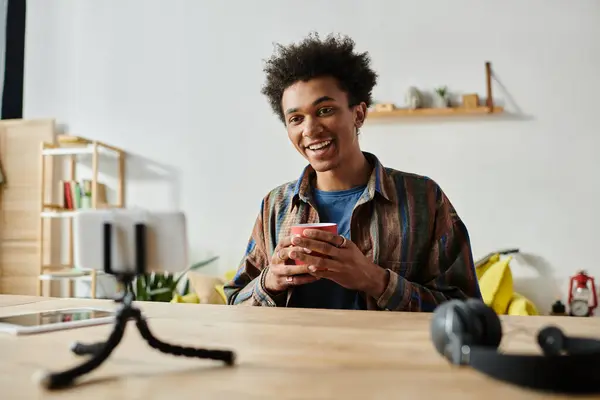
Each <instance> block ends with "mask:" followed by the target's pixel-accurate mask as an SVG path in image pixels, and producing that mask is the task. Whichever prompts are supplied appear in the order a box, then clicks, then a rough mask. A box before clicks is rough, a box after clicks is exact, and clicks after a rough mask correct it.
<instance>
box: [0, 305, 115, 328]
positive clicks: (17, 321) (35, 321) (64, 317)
mask: <svg viewBox="0 0 600 400" xmlns="http://www.w3.org/2000/svg"><path fill="white" fill-rule="evenodd" d="M114 318H115V313H114V311H111V310H103V309H99V308H93V307H81V308H65V309H59V310H52V311H36V312H31V313H26V314H15V315H8V316H3V317H0V332H4V333H11V334H16V335H27V334H34V333H41V332H50V331H56V330H62V329H73V328H78V327H83V326H92V325H100V324H108V323H112V322H114Z"/></svg>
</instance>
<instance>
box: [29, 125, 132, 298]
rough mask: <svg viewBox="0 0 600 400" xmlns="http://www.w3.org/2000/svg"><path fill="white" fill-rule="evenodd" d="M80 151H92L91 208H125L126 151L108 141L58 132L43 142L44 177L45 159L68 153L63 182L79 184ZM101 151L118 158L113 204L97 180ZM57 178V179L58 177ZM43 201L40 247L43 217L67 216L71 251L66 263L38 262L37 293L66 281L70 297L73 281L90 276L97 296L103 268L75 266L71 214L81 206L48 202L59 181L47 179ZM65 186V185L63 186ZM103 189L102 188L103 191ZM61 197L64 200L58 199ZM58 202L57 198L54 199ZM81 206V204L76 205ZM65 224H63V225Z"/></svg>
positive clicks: (42, 166)
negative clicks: (47, 284) (48, 283)
mask: <svg viewBox="0 0 600 400" xmlns="http://www.w3.org/2000/svg"><path fill="white" fill-rule="evenodd" d="M80 154H89V155H91V157H92V176H91V179H90V181H91V187H90V192H91V193H90V199H89V200H90V204H89V206H86V207H89V208H91V209H99V208H123V207H125V200H124V197H125V157H126V153H125V151H123V150H121V149H119V148H117V147H114V146H110V145H107V144H105V143H102V142H99V141H97V140H89V139H86V138H82V137H79V136H71V135H59V136H58V137H57V139H56V140H55V141H54V142H42V143H41V149H40V157H41V171H40V172H41V176H46V171H45V168H46V167H45V166H46V163H45V159H46V157H53V156H67V158H68V159H70V160H69V161H70V162H69V167H68V171H65V172H68V175H67V176H65V177H63V179H61V181H70V182H71V183H73V182H76V183H80V182H79V179H77V178H78V177H77V172H76V170H77V167H76V166H77V162H76V160H77V157H76V156H77V155H80ZM101 154H111V155H114V159H116V161H117V169H118V172H117V173H118V178H117V184H116V186H117V188H116V197H117V199H116V202H115V203H114V204H106V200H105V199H103V195H102V193H104V189H103V187H104V186H101V183H100V182H99V180H98V175H99V173H100V171H99V169H100V163H99V158H100V157H99V156H100V155H101ZM55 179H56V178H55ZM41 182H42V183H41V190H40V194H41V198H40V200H41V204H40V208H41V210H40V225H39V241H40V243H41V246H43V244H44V240H45V235H46V232H45V227H46V224H45V223H44V222H43V219H47V218H50V219H54V218H65V219H67V221H68V224H67V228H68V232H67V234H68V235H67V241H68V251H67V261H66V264H65V265H45V264H44V262H43V258H40V265H39V274H38V296H42V295H43V286H42V282H43V281H54V280H59V281H67V283H68V285H69V286H68V294H67V296H68V297H70V296H71V293H72V291H73V282H74V281H76V280H81V279H86V280H87V279H89V280H90V281H91V282H90V287H91V293H90V296H91V297H92V298H96V286H97V281H96V278H97V276H98V275H99V274H101V271H95V270H85V269H79V268H77V266H75V265H73V261H74V248H73V247H74V238H73V234H74V232H73V219H72V217H73V216H75V215H77V211H78V210H80V209H81V208H77V209H70V208H65V205H64V204H52V203H48V202H47V200H48V201H52V200H50V197H54V196H47V193H46V192H47V191H49V190H50V188H51V186H54V185H55V184H56V182H54V181H53V182H52V183H51V184H50V182H46V180H45V179H42V180H41ZM61 189H62V185H61ZM101 189H102V190H101ZM61 200H62V196H61V199H60V200H59V201H61ZM54 201H56V199H55V200H54ZM77 207H78V206H77ZM61 225H62V224H61ZM61 258H62V257H61Z"/></svg>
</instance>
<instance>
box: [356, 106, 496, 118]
mask: <svg viewBox="0 0 600 400" xmlns="http://www.w3.org/2000/svg"><path fill="white" fill-rule="evenodd" d="M502 112H504V108H503V107H497V106H496V107H493V108H489V107H477V108H464V107H448V108H417V109H415V110H411V109H408V108H396V109H394V110H391V111H369V112H368V113H367V119H369V118H390V117H441V116H446V117H447V116H467V115H482V114H498V113H502Z"/></svg>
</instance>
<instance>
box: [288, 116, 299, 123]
mask: <svg viewBox="0 0 600 400" xmlns="http://www.w3.org/2000/svg"><path fill="white" fill-rule="evenodd" d="M300 121H302V118H300V116H298V115H294V116H293V117H291V118H290V119H289V123H290V124H296V123H298V122H300Z"/></svg>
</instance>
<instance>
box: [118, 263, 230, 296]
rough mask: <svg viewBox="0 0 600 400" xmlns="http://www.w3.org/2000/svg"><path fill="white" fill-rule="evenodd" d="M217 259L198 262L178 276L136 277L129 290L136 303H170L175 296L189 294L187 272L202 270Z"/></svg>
mask: <svg viewBox="0 0 600 400" xmlns="http://www.w3.org/2000/svg"><path fill="white" fill-rule="evenodd" d="M218 258H219V257H218V256H215V257H212V258H209V259H208V260H204V261H200V262H198V263H196V264H193V265H191V266H189V267H188V268H187V269H185V270H183V271H182V272H180V273H178V274H172V273H168V272H164V273H155V272H152V273H147V274H144V275H141V276H138V277H136V279H135V280H134V282H132V283H131V285H130V287H129V290H130V291H131V292H132V293H133V294H134V296H135V300H138V301H158V302H170V301H171V300H172V299H173V297H174V296H175V295H180V296H185V295H187V294H188V293H189V291H190V287H189V280H187V273H188V272H189V271H194V270H196V269H199V268H202V267H204V266H205V265H208V264H210V263H211V262H213V261H215V260H216V259H218ZM183 278H185V279H186V281H185V285H184V287H183V289H182V290H181V292H178V290H179V289H178V288H179V285H180V283H181V282H182V281H181V280H182V279H183Z"/></svg>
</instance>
